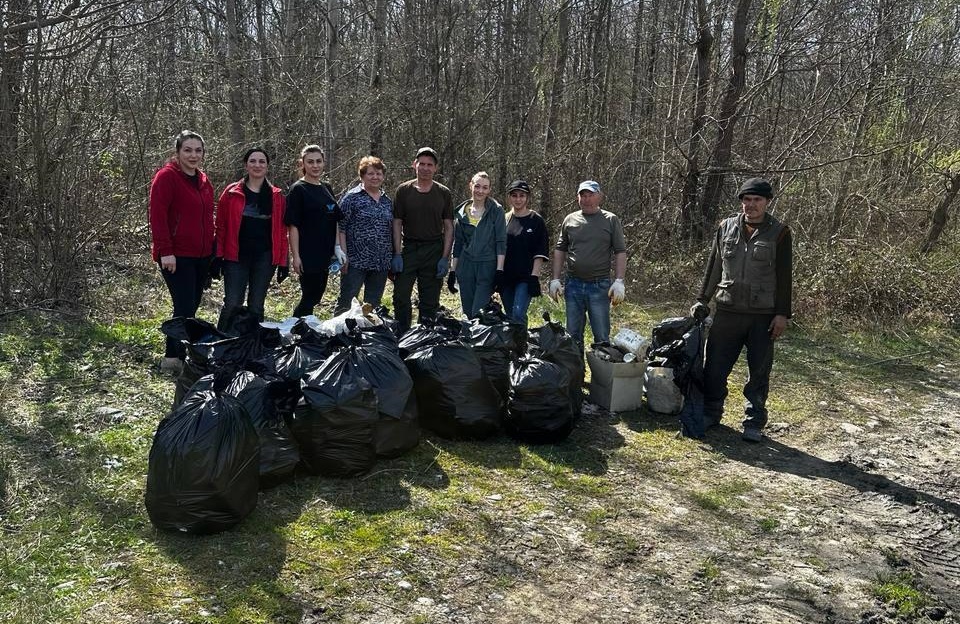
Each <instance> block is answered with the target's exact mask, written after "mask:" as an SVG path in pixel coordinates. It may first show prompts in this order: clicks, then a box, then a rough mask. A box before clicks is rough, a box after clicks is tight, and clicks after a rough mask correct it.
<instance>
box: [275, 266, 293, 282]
mask: <svg viewBox="0 0 960 624" xmlns="http://www.w3.org/2000/svg"><path fill="white" fill-rule="evenodd" d="M288 277H290V267H285V266H283V265H282V264H280V265H277V283H278V284H282V283H283V280H285V279H287V278H288Z"/></svg>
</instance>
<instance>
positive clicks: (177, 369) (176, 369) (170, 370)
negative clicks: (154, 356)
mask: <svg viewBox="0 0 960 624" xmlns="http://www.w3.org/2000/svg"><path fill="white" fill-rule="evenodd" d="M160 372H161V373H166V374H168V375H172V376H174V377H177V376H179V375H180V373H182V372H183V360H181V359H180V358H176V357H165V358H163V359H162V360H160Z"/></svg>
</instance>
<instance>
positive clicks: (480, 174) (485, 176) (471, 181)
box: [467, 171, 492, 191]
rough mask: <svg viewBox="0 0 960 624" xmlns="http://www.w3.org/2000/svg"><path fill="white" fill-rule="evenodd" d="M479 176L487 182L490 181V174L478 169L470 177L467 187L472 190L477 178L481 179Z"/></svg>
mask: <svg viewBox="0 0 960 624" xmlns="http://www.w3.org/2000/svg"><path fill="white" fill-rule="evenodd" d="M481 178H483V179H485V180H486V181H487V182H490V174H489V173H487V172H486V171H478V172H476V173H475V174H473V177H472V178H470V184H468V185H467V188H469V189H470V190H471V191H473V185H474V184H476V183H477V180H479V179H481ZM491 187H492V185H491Z"/></svg>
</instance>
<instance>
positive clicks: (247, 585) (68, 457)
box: [0, 283, 960, 624]
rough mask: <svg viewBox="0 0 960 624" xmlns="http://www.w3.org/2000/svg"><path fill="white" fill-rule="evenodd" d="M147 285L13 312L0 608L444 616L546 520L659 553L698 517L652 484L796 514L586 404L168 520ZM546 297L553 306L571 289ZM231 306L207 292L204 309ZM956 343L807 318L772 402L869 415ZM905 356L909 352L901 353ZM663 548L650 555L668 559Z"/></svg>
mask: <svg viewBox="0 0 960 624" xmlns="http://www.w3.org/2000/svg"><path fill="white" fill-rule="evenodd" d="M295 290H296V289H295V287H293V286H292V285H291V284H289V283H288V284H286V285H285V288H284V292H283V293H282V295H281V296H279V297H275V298H273V299H271V300H270V301H271V308H270V309H271V312H270V314H272V315H274V316H281V315H282V313H283V312H285V311H287V310H289V309H291V308H292V305H293V300H294V299H295V295H296V292H295ZM274 294H275V293H274ZM330 296H331V295H329V294H328V300H329V298H330ZM144 297H146V299H145V300H146V301H147V302H148V305H147V306H146V308H145V309H144V310H140V311H137V312H130V313H127V314H125V313H124V310H123V308H122V306H121V307H119V308H113V309H111V310H109V311H98V312H96V313H94V314H92V315H91V318H90V319H78V318H67V319H63V318H56V317H53V316H50V315H45V314H39V313H31V312H25V313H21V314H8V315H6V316H4V317H2V318H0V404H2V405H3V406H4V410H3V411H2V413H0V539H2V543H3V548H2V552H0V578H2V579H3V583H0V621H3V622H11V623H23V624H27V623H33V622H112V621H125V620H126V621H144V622H153V621H164V622H168V621H174V620H179V621H181V622H218V623H219V622H228V623H232V622H237V623H240V622H244V623H246V622H254V623H257V622H263V623H267V622H298V621H300V620H301V619H302V618H303V614H304V613H305V612H311V611H316V612H317V613H323V614H324V617H325V618H327V621H359V620H357V618H359V617H361V614H370V615H369V618H370V619H369V620H368V621H375V620H376V618H377V617H378V615H377V614H378V613H379V610H382V609H384V607H383V606H382V605H381V604H380V603H381V602H387V603H389V604H390V605H393V606H394V607H396V608H398V609H402V610H403V615H402V617H400V619H399V621H406V622H418V621H420V622H430V621H443V620H442V618H434V617H433V616H431V615H428V614H418V613H416V612H415V611H413V610H411V605H412V604H413V601H415V600H416V598H417V597H419V596H426V597H431V598H434V599H439V597H440V594H442V593H444V592H449V591H458V590H456V588H458V587H460V583H463V581H462V578H463V575H464V573H465V572H466V571H471V572H472V571H474V570H480V571H481V572H483V573H484V574H486V575H487V576H486V577H484V578H485V580H482V581H478V585H477V587H476V588H474V587H472V586H469V585H467V586H466V587H467V588H468V590H470V591H474V590H475V591H477V592H479V593H481V594H484V595H485V594H489V593H491V592H495V591H497V592H508V591H509V590H511V588H513V587H514V586H516V585H520V584H521V581H531V579H529V578H527V579H523V578H519V575H520V573H519V572H516V571H510V570H511V568H509V566H508V565H507V563H509V562H504V561H503V560H502V556H501V554H499V553H498V550H497V549H498V548H500V547H501V546H503V545H504V544H509V545H511V547H514V548H515V549H516V552H520V553H522V552H524V551H523V549H524V548H530V546H529V544H527V543H519V545H518V544H514V543H512V542H510V540H511V539H513V538H514V536H515V535H517V531H518V530H519V529H520V528H524V527H526V529H525V530H528V531H532V532H533V533H534V534H536V536H537V537H538V538H539V539H540V541H539V542H538V543H537V544H538V547H539V548H540V549H541V550H540V551H538V553H537V557H538V559H537V560H538V561H545V562H547V563H550V562H551V560H552V559H554V558H557V557H560V556H561V555H560V554H559V553H560V550H558V547H562V548H563V555H564V556H567V555H570V552H571V551H570V548H571V547H570V546H568V544H567V541H565V540H567V539H568V536H567V535H566V534H565V533H563V531H564V530H565V529H567V528H570V530H571V531H574V532H576V533H577V534H579V535H580V539H582V542H583V543H584V544H585V546H583V548H588V547H589V548H597V549H600V550H606V551H607V552H606V554H605V555H604V556H605V557H606V560H608V561H610V562H611V565H614V564H615V565H627V564H626V563H624V562H628V563H629V564H630V565H638V566H640V565H644V564H642V563H637V562H638V561H641V562H642V561H643V558H642V557H639V555H638V553H639V552H640V551H641V550H644V551H645V549H646V548H647V547H648V546H649V549H651V550H652V551H654V552H657V551H658V548H659V546H658V544H659V542H658V540H661V539H669V538H670V537H669V536H670V535H671V531H678V530H681V529H685V528H686V527H684V526H678V525H680V524H682V523H680V522H678V521H676V520H673V519H665V517H664V515H663V514H664V513H665V512H664V509H663V508H661V507H660V506H659V505H660V503H661V500H660V498H658V497H653V496H649V495H647V494H644V495H643V496H637V497H634V496H633V491H634V490H637V491H640V490H642V489H643V487H644V486H645V487H647V488H648V489H647V490H643V491H649V489H650V488H653V489H655V490H656V491H657V492H659V496H660V497H662V499H663V500H665V501H670V502H668V503H664V508H666V509H670V508H672V507H674V506H678V507H679V506H689V507H692V508H694V509H693V511H692V512H691V514H696V513H697V512H698V511H700V512H706V513H702V514H700V515H698V516H697V518H698V520H697V521H698V522H701V523H702V526H699V525H698V526H695V527H693V528H691V529H690V531H691V534H694V533H695V532H697V531H701V530H702V531H703V532H704V533H710V532H712V531H718V529H719V528H723V530H725V531H730V533H729V534H725V538H727V539H736V538H737V536H739V535H741V533H737V531H742V532H744V533H749V534H751V535H754V536H756V539H758V540H763V539H776V538H777V537H778V536H779V534H780V533H782V532H787V531H789V528H784V527H781V526H780V524H779V522H778V520H777V519H776V518H777V517H778V516H777V510H778V509H779V507H778V505H780V504H781V503H782V502H783V501H782V500H775V499H774V500H770V501H765V500H763V499H762V498H761V497H759V496H754V489H755V487H754V484H753V483H752V482H750V481H748V480H746V479H743V478H739V477H735V476H730V475H728V474H726V472H725V470H724V467H725V466H726V465H727V463H726V462H727V461H728V460H727V458H725V457H724V456H723V455H722V454H721V453H719V452H716V451H715V450H712V449H704V448H703V447H702V446H701V445H700V444H698V443H696V442H692V441H690V440H684V439H677V438H676V437H675V435H674V434H675V431H676V424H675V423H674V422H672V421H664V420H654V419H652V418H651V417H650V416H649V415H647V414H645V413H644V412H639V413H637V414H634V415H630V416H624V417H622V418H616V419H615V418H611V417H608V416H596V417H592V418H589V419H587V420H585V422H584V424H583V426H581V427H579V428H578V429H577V430H575V431H574V433H573V435H572V437H571V439H570V440H569V441H568V442H566V443H563V444H557V445H547V446H543V447H532V446H526V445H518V444H516V443H514V442H511V441H510V440H507V439H504V438H498V439H495V440H490V441H484V442H451V441H446V440H441V439H437V438H433V437H426V438H425V439H424V441H423V442H422V443H421V445H420V446H419V447H418V448H417V449H415V450H414V451H413V452H411V453H410V454H408V455H406V456H404V457H402V458H398V459H395V460H391V461H383V462H380V463H378V464H377V466H376V468H375V469H374V471H373V472H372V473H371V474H370V475H367V476H366V477H364V478H359V479H350V480H334V479H322V478H306V479H300V480H298V481H296V482H294V483H290V484H285V485H282V486H280V487H277V488H274V489H272V490H268V491H265V492H262V493H261V494H260V498H259V503H258V507H257V509H256V510H255V511H254V513H253V515H252V516H250V517H249V518H248V519H246V520H245V521H244V522H243V523H241V524H240V525H239V526H238V527H236V528H235V529H234V530H232V531H228V532H226V533H222V534H219V535H214V536H207V537H193V536H181V535H171V534H167V533H161V532H158V531H156V530H155V529H154V528H153V527H152V525H151V524H150V522H149V520H148V518H147V516H146V512H145V509H144V506H143V493H144V482H145V477H146V467H147V457H148V453H149V449H150V444H151V441H152V436H153V433H154V431H155V429H156V425H157V423H158V422H159V421H160V419H161V418H163V416H164V415H165V414H166V411H167V408H168V406H169V402H170V400H171V398H172V392H173V388H172V383H171V381H170V380H169V379H167V378H164V377H162V376H161V375H159V373H158V372H157V370H156V363H157V360H158V357H159V354H160V352H161V350H162V337H161V336H160V334H159V332H157V331H156V327H157V326H158V325H159V324H160V322H162V320H163V319H164V316H163V313H161V312H160V311H159V310H165V309H166V303H165V302H164V299H163V297H162V296H157V295H156V293H155V292H148V293H146V294H145V295H144ZM134 300H138V297H137V296H135V295H134V294H131V293H126V294H122V293H121V295H118V301H121V302H129V301H134ZM444 302H445V303H446V304H447V305H448V306H452V305H455V302H454V300H453V299H452V297H449V296H446V295H445V299H444ZM542 303H543V304H545V305H547V307H550V308H551V311H552V312H553V313H554V316H555V318H559V316H560V315H559V313H560V311H561V310H560V309H559V308H558V307H556V306H553V304H550V303H548V302H547V301H546V300H543V301H542ZM124 305H126V303H124ZM536 307H537V306H535V309H536ZM673 308H677V309H680V308H678V307H676V306H673ZM535 309H534V311H533V312H532V313H531V315H532V316H534V315H535ZM675 311H676V310H672V309H665V308H651V307H647V308H644V307H640V306H635V305H624V306H620V307H619V308H618V309H617V311H616V313H615V319H614V330H615V331H616V329H617V328H618V327H619V326H620V325H625V326H629V327H633V328H635V329H637V330H638V331H641V332H644V333H646V332H649V330H650V328H651V327H652V326H653V325H654V324H655V323H656V322H657V321H659V320H660V319H662V318H664V317H666V316H670V315H671V313H672V312H675ZM318 312H321V311H320V310H318ZM215 313H216V300H215V298H213V297H209V296H208V298H207V299H206V300H205V303H204V308H203V315H204V317H205V318H208V319H212V318H215ZM321 313H322V312H321ZM918 344H919V345H920V346H918ZM934 346H936V349H934ZM925 348H930V349H931V352H930V353H929V354H926V355H911V354H914V353H916V352H918V351H921V350H923V349H925ZM958 352H960V345H958V341H957V339H956V337H953V336H949V335H947V336H943V335H939V334H926V333H922V334H916V335H914V334H908V335H901V334H899V333H889V334H882V335H878V334H877V333H871V332H866V331H864V332H859V331H857V332H852V333H849V334H845V333H841V332H839V331H838V330H836V329H833V328H809V327H808V328H806V329H805V330H800V329H797V328H794V329H793V330H792V331H791V334H790V335H789V338H788V339H787V340H785V342H784V343H783V345H782V348H780V350H779V351H778V359H777V363H776V373H775V374H776V381H775V387H774V392H773V394H772V406H773V408H774V411H775V412H776V416H775V417H774V419H775V420H785V421H788V422H791V423H800V424H802V423H807V422H817V421H818V420H819V419H822V418H823V414H822V410H821V408H820V407H819V406H818V405H819V402H821V401H827V402H828V403H830V404H832V405H834V404H835V405H837V406H838V409H840V410H841V412H840V415H838V416H836V418H841V417H842V418H847V417H851V418H852V417H859V418H867V417H868V416H869V414H868V410H867V409H866V408H865V407H864V406H863V405H861V404H859V403H856V402H855V401H853V400H852V399H851V397H854V396H856V395H866V396H873V397H876V396H877V395H878V393H879V392H880V390H882V388H884V387H887V386H888V385H892V384H895V385H896V391H897V393H898V395H899V396H900V397H901V399H902V400H903V401H904V402H905V403H909V402H910V401H912V400H914V399H915V398H916V397H918V396H920V394H921V393H922V392H923V391H924V387H923V386H922V384H921V383H920V382H921V381H922V380H924V379H926V378H928V377H929V374H928V372H929V370H930V369H931V368H932V367H933V366H935V364H936V363H937V362H938V361H940V360H941V359H942V358H949V357H952V358H956V354H957V353H958ZM897 356H909V357H905V358H904V359H899V360H888V358H892V357H897ZM883 360H888V361H883ZM735 374H742V369H738V372H737V373H735ZM879 399H882V397H879ZM879 399H878V400H879ZM756 518H759V520H756ZM732 519H735V520H737V522H731V520H732ZM530 527H533V528H532V529H531V528H530ZM757 527H759V531H758V530H757ZM644 531H646V532H647V533H644ZM684 536H685V537H684V538H685V539H689V536H687V535H686V534H684ZM569 539H571V540H573V539H575V538H574V537H570V538H569ZM578 548H579V547H578ZM573 552H574V553H578V551H576V549H574V550H573ZM577 556H584V555H582V553H578V554H577ZM650 565H651V567H650V568H649V569H647V568H644V570H645V571H647V572H649V573H650V574H651V575H656V574H657V571H656V569H655V568H654V567H653V564H650ZM692 565H693V567H694V568H695V570H696V575H697V576H698V577H699V578H702V579H704V580H706V581H708V582H711V583H714V582H716V581H718V580H719V578H720V577H721V576H722V574H723V571H722V570H721V568H720V562H719V560H717V559H716V558H714V557H706V558H703V559H701V560H697V561H694V562H692ZM724 565H725V566H727V562H726V559H725V560H724ZM909 580H910V579H906V578H901V577H891V578H884V579H882V582H881V580H878V581H877V584H876V589H875V592H876V595H877V596H878V597H879V598H881V599H882V600H884V601H886V602H891V603H893V604H895V605H896V606H897V608H898V610H899V609H902V610H905V611H904V612H905V613H906V610H909V609H916V608H919V605H921V604H922V600H923V595H922V593H920V591H919V590H918V589H917V588H916V587H915V585H911V584H910V583H909V582H908V581H909ZM401 581H404V582H407V583H409V584H410V585H411V587H412V588H411V589H410V590H405V589H402V588H400V586H399V585H398V583H400V582H401ZM532 582H539V579H535V578H534V579H533V581H532ZM449 587H453V588H455V589H442V588H449ZM465 591H466V590H465ZM398 613H399V612H398ZM395 615H396V614H395ZM350 618H354V620H351V619H350Z"/></svg>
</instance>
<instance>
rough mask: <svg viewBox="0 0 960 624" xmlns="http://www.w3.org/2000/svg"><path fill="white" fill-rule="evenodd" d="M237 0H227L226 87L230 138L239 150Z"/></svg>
mask: <svg viewBox="0 0 960 624" xmlns="http://www.w3.org/2000/svg"><path fill="white" fill-rule="evenodd" d="M237 2H238V0H227V59H226V62H227V89H228V91H229V107H230V139H231V141H232V142H233V148H234V149H236V150H239V149H240V148H241V147H242V146H243V143H244V132H243V84H242V76H243V72H241V70H240V62H241V61H240V7H238V6H237Z"/></svg>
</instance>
